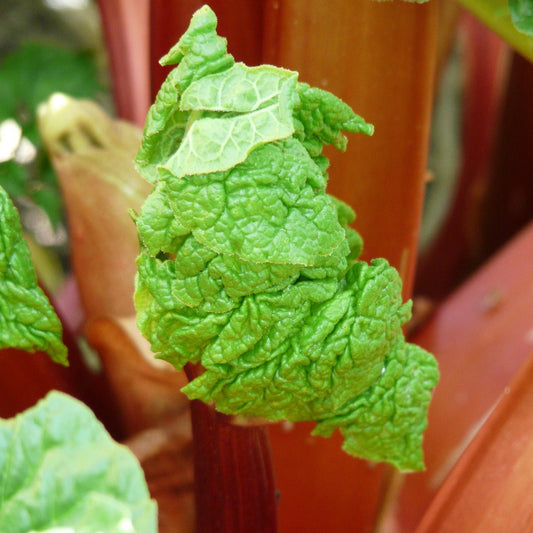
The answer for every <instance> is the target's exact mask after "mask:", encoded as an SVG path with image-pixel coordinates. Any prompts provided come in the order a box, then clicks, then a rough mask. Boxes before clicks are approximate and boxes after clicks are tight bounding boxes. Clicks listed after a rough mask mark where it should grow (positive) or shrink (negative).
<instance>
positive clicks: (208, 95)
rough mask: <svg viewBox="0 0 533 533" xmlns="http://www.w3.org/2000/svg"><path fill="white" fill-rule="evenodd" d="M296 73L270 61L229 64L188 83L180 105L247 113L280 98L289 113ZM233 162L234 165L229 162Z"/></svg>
mask: <svg viewBox="0 0 533 533" xmlns="http://www.w3.org/2000/svg"><path fill="white" fill-rule="evenodd" d="M297 76H298V74H297V73H296V72H294V71H292V70H285V69H282V68H278V67H273V66H272V65H261V66H258V67H248V66H246V65H245V64H244V63H235V64H234V65H233V66H232V67H231V68H229V69H227V70H224V71H222V72H219V73H216V74H211V75H210V76H205V77H203V78H200V79H198V80H196V81H194V82H193V83H191V84H190V85H189V86H188V87H187V89H186V90H185V91H184V92H183V95H182V97H181V99H180V108H181V109H182V110H188V111H224V112H234V113H250V112H252V111H256V110H258V109H262V108H265V107H268V106H269V104H270V103H271V102H274V101H276V100H277V99H281V101H282V102H283V104H284V106H285V111H286V112H287V113H288V114H289V116H290V109H289V104H290V99H291V98H294V89H295V87H296V79H297ZM231 166H234V165H231Z"/></svg>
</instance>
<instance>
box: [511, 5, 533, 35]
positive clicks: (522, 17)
mask: <svg viewBox="0 0 533 533" xmlns="http://www.w3.org/2000/svg"><path fill="white" fill-rule="evenodd" d="M509 10H510V12H511V20H512V21H513V24H514V25H515V27H516V28H517V29H518V30H519V31H521V32H522V33H525V34H526V35H530V36H533V0H509Z"/></svg>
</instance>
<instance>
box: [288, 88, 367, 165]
mask: <svg viewBox="0 0 533 533" xmlns="http://www.w3.org/2000/svg"><path fill="white" fill-rule="evenodd" d="M298 96H299V104H298V105H297V106H296V108H295V110H294V116H295V119H296V120H297V124H298V123H299V124H300V128H299V130H297V136H298V137H299V138H300V140H301V141H302V144H303V145H304V146H305V147H306V149H307V150H308V152H309V153H310V155H311V156H313V157H316V156H318V155H320V153H321V151H322V146H323V145H325V144H331V145H333V146H335V148H337V149H339V150H342V151H344V150H345V149H346V144H347V142H348V139H347V138H346V136H345V135H344V134H343V131H345V132H349V133H365V134H366V135H372V133H373V132H374V127H373V126H372V125H371V124H368V123H366V122H365V120H364V119H363V118H361V117H360V116H359V115H356V114H355V113H354V112H353V110H352V108H351V107H350V106H349V105H348V104H345V103H344V102H343V101H342V100H341V99H340V98H337V97H336V96H335V95H333V94H331V93H329V92H327V91H324V90H322V89H318V88H316V87H310V86H309V85H307V84H306V83H299V84H298Z"/></svg>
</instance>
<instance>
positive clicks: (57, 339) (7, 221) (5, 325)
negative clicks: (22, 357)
mask: <svg viewBox="0 0 533 533" xmlns="http://www.w3.org/2000/svg"><path fill="white" fill-rule="evenodd" d="M9 347H12V348H19V349H22V350H26V351H34V350H41V351H44V352H47V353H48V354H49V355H50V357H52V359H53V360H54V361H56V362H58V363H61V364H67V348H66V347H65V345H64V344H63V342H62V326H61V322H60V320H59V318H58V317H57V315H56V314H55V312H54V310H53V308H52V306H51V305H50V302H49V301H48V299H47V298H46V296H45V295H44V293H43V291H42V290H41V289H40V288H39V286H38V284H37V277H36V275H35V271H34V269H33V264H32V261H31V257H30V252H29V249H28V246H27V244H26V243H25V241H24V239H23V238H22V228H21V226H20V220H19V217H18V213H17V211H16V209H15V206H14V205H13V204H12V202H11V200H10V199H9V197H8V195H7V193H6V192H5V191H4V190H3V189H1V188H0V348H9Z"/></svg>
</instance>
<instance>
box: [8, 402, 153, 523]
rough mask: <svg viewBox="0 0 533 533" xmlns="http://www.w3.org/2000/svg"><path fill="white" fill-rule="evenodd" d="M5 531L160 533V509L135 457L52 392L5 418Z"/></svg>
mask: <svg viewBox="0 0 533 533" xmlns="http://www.w3.org/2000/svg"><path fill="white" fill-rule="evenodd" d="M0 530H1V531H5V532H8V531H9V533H19V532H20V533H28V532H31V531H48V530H49V531H52V530H53V531H77V532H80V533H81V532H83V533H97V532H102V531H105V532H109V533H120V532H132V533H133V532H138V533H151V532H154V533H155V532H156V531H157V510H156V505H155V502H153V501H151V500H150V496H149V493H148V489H147V486H146V482H145V480H144V475H143V472H142V470H141V467H140V465H139V463H138V461H137V460H136V458H135V457H134V456H133V454H132V453H131V452H130V451H129V450H128V449H127V448H126V447H124V446H122V445H119V444H117V443H115V442H114V441H113V440H112V439H111V437H110V436H109V434H108V433H107V432H106V431H105V429H104V427H103V426H102V424H101V423H100V422H99V421H98V420H97V419H96V418H95V416H94V415H93V413H92V412H91V411H90V410H89V409H88V408H87V407H86V406H85V405H84V404H82V403H81V402H79V401H77V400H74V399H73V398H70V397H69V396H67V395H65V394H62V393H58V392H52V393H50V394H49V395H48V396H47V397H46V399H44V400H41V401H40V402H39V403H38V404H37V405H36V406H35V407H33V408H31V409H29V410H28V411H26V412H24V413H22V414H21V415H18V416H17V417H15V418H12V419H10V420H0Z"/></svg>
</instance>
